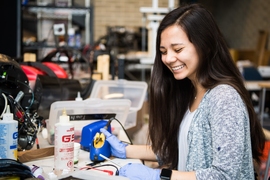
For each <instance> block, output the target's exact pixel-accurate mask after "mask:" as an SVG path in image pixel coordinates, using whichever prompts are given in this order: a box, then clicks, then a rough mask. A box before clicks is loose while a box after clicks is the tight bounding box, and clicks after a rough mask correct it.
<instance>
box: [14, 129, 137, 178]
mask: <svg viewBox="0 0 270 180" xmlns="http://www.w3.org/2000/svg"><path fill="white" fill-rule="evenodd" d="M38 139H39V146H40V149H35V147H34V148H33V150H29V151H27V152H22V153H21V156H20V155H19V159H21V160H22V161H23V164H25V165H27V166H29V167H30V168H33V167H35V168H37V169H39V170H38V171H36V173H39V175H40V178H42V177H43V178H44V179H45V180H47V179H48V180H56V179H70V178H71V177H73V179H91V180H96V179H97V180H113V179H115V180H116V179H117V180H128V179H127V178H125V177H120V176H117V173H118V169H119V168H120V167H122V166H124V165H126V164H127V163H142V162H141V160H138V159H120V158H114V157H109V158H108V159H106V160H105V161H100V162H97V163H94V162H93V161H91V160H90V153H89V152H88V151H85V150H82V149H77V150H76V148H75V151H74V163H75V164H74V171H73V172H72V173H68V174H63V175H61V176H58V177H56V176H55V174H54V155H52V154H53V151H54V146H52V145H50V144H49V143H48V141H47V139H45V138H44V137H43V136H42V135H41V133H39V134H38ZM77 144H78V143H75V146H76V145H77ZM40 153H41V154H44V155H43V156H44V157H41V155H40ZM46 154H47V156H46ZM24 161H25V162H24ZM36 175H37V174H36ZM37 176H38V175H37Z"/></svg>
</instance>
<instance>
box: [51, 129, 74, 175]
mask: <svg viewBox="0 0 270 180" xmlns="http://www.w3.org/2000/svg"><path fill="white" fill-rule="evenodd" d="M54 132H55V141H54V143H55V147H54V151H55V153H54V162H55V163H54V166H55V170H58V171H63V170H68V171H73V166H74V162H73V158H74V126H61V125H60V126H55V131H54Z"/></svg>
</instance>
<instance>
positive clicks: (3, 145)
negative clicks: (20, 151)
mask: <svg viewBox="0 0 270 180" xmlns="http://www.w3.org/2000/svg"><path fill="white" fill-rule="evenodd" d="M17 145H18V124H17V123H12V124H11V123H10V124H0V159H4V158H8V159H14V160H17Z"/></svg>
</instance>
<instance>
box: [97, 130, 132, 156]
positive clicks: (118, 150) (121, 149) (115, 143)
mask: <svg viewBox="0 0 270 180" xmlns="http://www.w3.org/2000/svg"><path fill="white" fill-rule="evenodd" d="M100 132H102V133H103V134H104V135H105V136H106V140H107V141H108V142H109V143H110V145H111V153H112V155H113V156H115V157H118V158H122V159H126V146H127V145H128V144H125V143H123V142H121V141H120V140H119V139H118V138H117V137H116V136H115V135H113V134H111V133H109V132H108V131H107V130H106V129H104V128H101V129H100Z"/></svg>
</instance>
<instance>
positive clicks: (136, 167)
mask: <svg viewBox="0 0 270 180" xmlns="http://www.w3.org/2000/svg"><path fill="white" fill-rule="evenodd" d="M119 176H124V177H127V178H129V179H130V180H159V179H160V177H159V176H160V169H152V168H149V167H147V166H145V165H143V164H140V163H128V164H127V165H125V166H123V167H122V168H121V169H120V170H119Z"/></svg>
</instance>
